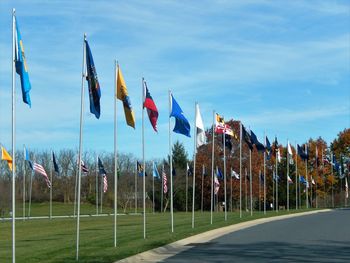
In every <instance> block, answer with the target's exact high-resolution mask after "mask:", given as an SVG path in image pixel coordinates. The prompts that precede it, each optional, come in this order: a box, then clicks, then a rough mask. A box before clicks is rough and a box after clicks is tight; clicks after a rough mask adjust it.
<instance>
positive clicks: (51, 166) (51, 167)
mask: <svg viewBox="0 0 350 263" xmlns="http://www.w3.org/2000/svg"><path fill="white" fill-rule="evenodd" d="M52 170H53V159H52V152H51V164H50V183H51V187H50V219H51V218H52V186H53V183H52Z"/></svg>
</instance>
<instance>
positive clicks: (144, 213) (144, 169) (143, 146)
mask: <svg viewBox="0 0 350 263" xmlns="http://www.w3.org/2000/svg"><path fill="white" fill-rule="evenodd" d="M144 81H145V80H144V78H142V81H141V90H142V108H141V110H142V163H143V164H142V165H143V169H142V173H143V176H142V189H143V194H142V198H143V239H146V179H145V178H146V163H145V121H144V119H145V110H144V107H143V102H144V101H145V91H144ZM152 177H153V175H152Z"/></svg>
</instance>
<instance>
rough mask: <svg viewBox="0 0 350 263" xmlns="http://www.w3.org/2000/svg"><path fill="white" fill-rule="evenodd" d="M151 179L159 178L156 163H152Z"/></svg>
mask: <svg viewBox="0 0 350 263" xmlns="http://www.w3.org/2000/svg"><path fill="white" fill-rule="evenodd" d="M153 177H156V178H160V176H159V173H158V169H157V164H156V163H153Z"/></svg>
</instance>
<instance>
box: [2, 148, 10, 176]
mask: <svg viewBox="0 0 350 263" xmlns="http://www.w3.org/2000/svg"><path fill="white" fill-rule="evenodd" d="M1 160H4V161H7V165H8V166H9V169H10V171H12V157H11V155H10V154H9V153H8V152H7V151H6V149H5V148H4V147H2V146H1Z"/></svg>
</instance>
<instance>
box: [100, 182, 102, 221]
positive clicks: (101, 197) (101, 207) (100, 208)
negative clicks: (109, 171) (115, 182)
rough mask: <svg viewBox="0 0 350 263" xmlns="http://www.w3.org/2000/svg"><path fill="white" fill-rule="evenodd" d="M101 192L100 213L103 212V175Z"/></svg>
mask: <svg viewBox="0 0 350 263" xmlns="http://www.w3.org/2000/svg"><path fill="white" fill-rule="evenodd" d="M100 194H101V197H100V199H101V206H100V213H101V214H102V209H103V177H101V183H100Z"/></svg>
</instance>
